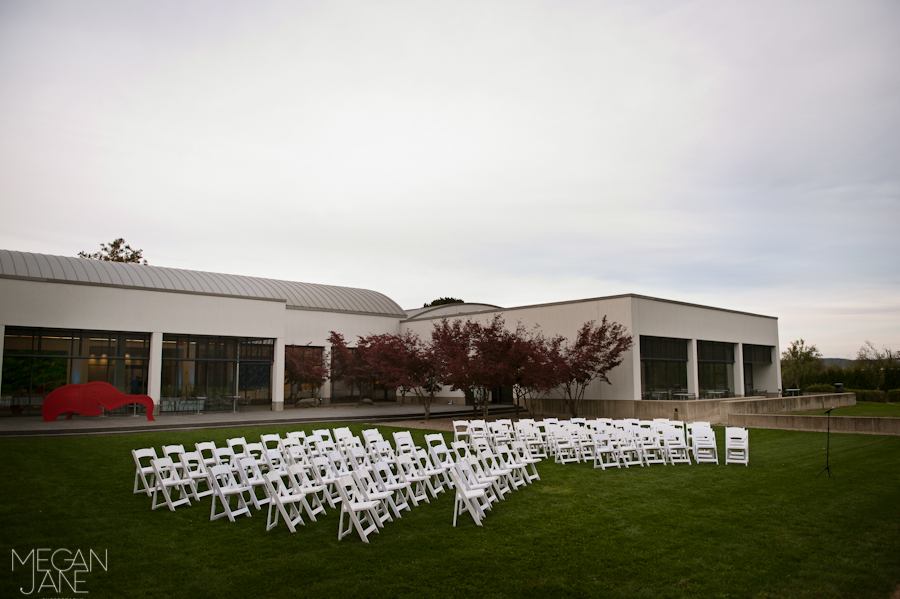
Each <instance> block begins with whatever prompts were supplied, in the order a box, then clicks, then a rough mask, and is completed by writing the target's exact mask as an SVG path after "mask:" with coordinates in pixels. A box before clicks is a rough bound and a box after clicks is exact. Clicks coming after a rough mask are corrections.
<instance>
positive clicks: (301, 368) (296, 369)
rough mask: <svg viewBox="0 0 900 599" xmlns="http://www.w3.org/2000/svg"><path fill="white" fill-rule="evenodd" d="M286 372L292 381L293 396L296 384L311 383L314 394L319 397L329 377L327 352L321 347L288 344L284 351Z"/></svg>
mask: <svg viewBox="0 0 900 599" xmlns="http://www.w3.org/2000/svg"><path fill="white" fill-rule="evenodd" d="M284 373H285V374H286V375H287V376H286V377H285V378H286V379H287V380H288V382H290V383H291V397H293V396H294V385H301V386H302V385H309V386H310V388H311V390H312V396H313V397H317V396H318V394H319V389H321V388H322V385H324V384H325V381H326V380H327V379H328V357H327V355H326V352H325V351H324V350H323V349H322V348H321V347H308V346H307V347H296V346H288V347H286V348H285V352H284Z"/></svg>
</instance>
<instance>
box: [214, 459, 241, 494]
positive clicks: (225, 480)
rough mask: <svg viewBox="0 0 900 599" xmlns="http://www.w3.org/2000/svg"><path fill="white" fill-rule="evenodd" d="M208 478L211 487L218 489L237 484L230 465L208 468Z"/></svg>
mask: <svg viewBox="0 0 900 599" xmlns="http://www.w3.org/2000/svg"><path fill="white" fill-rule="evenodd" d="M209 478H210V480H211V481H212V483H213V487H214V488H216V489H219V490H221V489H228V488H233V487H237V486H238V485H237V481H236V480H235V478H234V473H233V472H232V471H231V467H229V466H226V465H224V464H220V465H218V466H213V467H212V468H210V469H209Z"/></svg>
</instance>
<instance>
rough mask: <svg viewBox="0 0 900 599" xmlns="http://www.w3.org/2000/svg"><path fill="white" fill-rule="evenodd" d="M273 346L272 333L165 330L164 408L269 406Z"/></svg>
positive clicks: (161, 408) (228, 408) (162, 392)
mask: <svg viewBox="0 0 900 599" xmlns="http://www.w3.org/2000/svg"><path fill="white" fill-rule="evenodd" d="M274 349H275V340H274V339H260V338H254V337H207V336H199V335H170V334H164V335H163V349H162V377H161V378H162V382H161V389H160V395H161V398H160V411H163V412H166V411H180V410H182V408H183V409H185V410H187V411H200V410H202V411H215V410H225V411H231V410H234V409H237V408H238V407H242V408H247V407H250V408H253V407H266V406H271V404H272V384H271V379H272V364H273V362H274ZM185 400H190V401H185Z"/></svg>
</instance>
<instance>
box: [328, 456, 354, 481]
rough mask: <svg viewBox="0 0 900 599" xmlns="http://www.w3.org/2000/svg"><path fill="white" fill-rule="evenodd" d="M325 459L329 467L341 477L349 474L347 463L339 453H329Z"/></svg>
mask: <svg viewBox="0 0 900 599" xmlns="http://www.w3.org/2000/svg"><path fill="white" fill-rule="evenodd" d="M327 457H328V461H329V462H330V463H331V467H332V468H333V469H334V471H335V472H337V473H338V475H340V476H343V475H345V474H350V468H349V467H348V466H347V461H346V460H345V459H344V456H343V455H341V452H339V451H329V452H328V455H327Z"/></svg>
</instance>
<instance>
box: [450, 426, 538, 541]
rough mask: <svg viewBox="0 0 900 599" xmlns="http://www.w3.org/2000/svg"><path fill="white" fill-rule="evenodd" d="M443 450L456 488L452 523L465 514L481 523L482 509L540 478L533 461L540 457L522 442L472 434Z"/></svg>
mask: <svg viewBox="0 0 900 599" xmlns="http://www.w3.org/2000/svg"><path fill="white" fill-rule="evenodd" d="M442 451H443V452H445V453H446V456H447V460H448V463H449V464H450V467H449V468H448V474H449V475H450V479H451V481H452V483H453V486H454V489H455V493H456V495H455V499H454V505H453V526H456V523H457V518H458V516H459V515H461V514H463V513H468V514H469V515H470V516H471V517H472V519H473V520H474V521H475V524H476V525H478V526H482V521H483V520H484V517H485V512H486V511H488V510H490V509H491V505H492V504H493V503H495V502H497V501H500V500H502V499H504V498H505V497H506V495H507V494H509V493H511V492H512V491H515V490H516V489H518V488H520V487H523V486H525V485H527V484H529V483H531V482H534V481H535V480H540V475H539V474H538V472H537V467H536V464H537V463H538V462H540V458H535V457H534V456H532V455H531V452H530V450H529V449H528V446H527V445H526V444H525V443H523V442H521V441H510V442H509V443H506V444H496V445H492V444H491V442H490V441H489V440H488V438H486V437H478V436H476V437H474V438H471V439H470V442H466V441H463V440H460V441H454V442H452V443H451V448H450V449H449V450H448V449H447V448H446V447H444V448H442Z"/></svg>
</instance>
